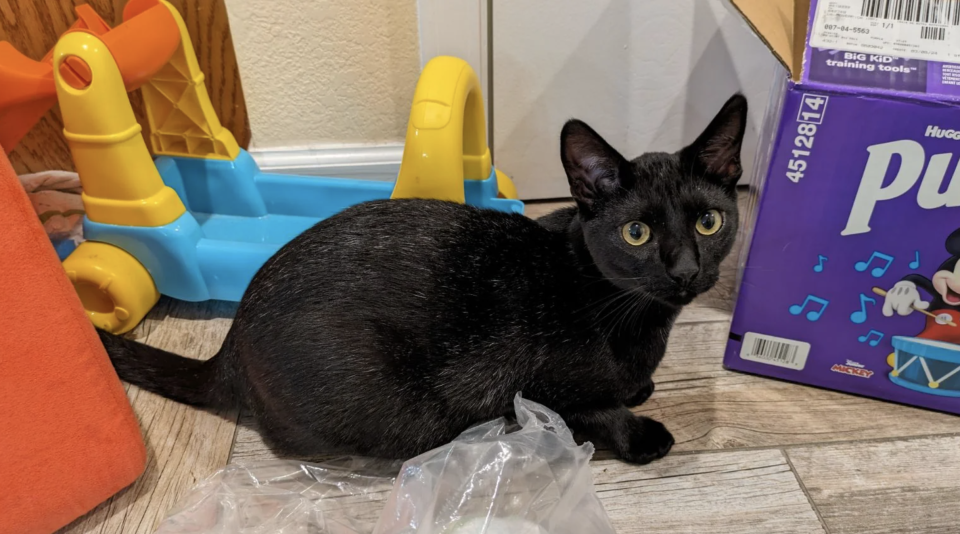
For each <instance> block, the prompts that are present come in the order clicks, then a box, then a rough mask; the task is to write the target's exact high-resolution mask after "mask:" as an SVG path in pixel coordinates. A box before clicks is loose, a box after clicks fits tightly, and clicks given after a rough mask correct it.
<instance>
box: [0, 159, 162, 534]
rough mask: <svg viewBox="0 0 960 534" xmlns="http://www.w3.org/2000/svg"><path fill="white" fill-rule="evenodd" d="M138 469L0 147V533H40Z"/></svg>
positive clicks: (74, 309)
mask: <svg viewBox="0 0 960 534" xmlns="http://www.w3.org/2000/svg"><path fill="white" fill-rule="evenodd" d="M145 465H146V449H145V448H144V445H143V439H142V438H141V436H140V428H139V426H138V425H137V420H136V418H135V417H134V415H133V410H131V408H130V403H129V401H128V400H127V396H126V394H125V393H124V390H123V386H122V385H121V384H120V380H119V379H118V378H117V374H116V372H115V371H114V370H113V367H112V366H111V365H110V360H109V358H108V357H107V354H106V352H104V350H103V346H102V345H101V344H100V340H99V338H98V337H97V334H96V332H95V331H94V329H93V326H91V324H90V321H89V320H88V319H87V317H86V315H85V314H84V312H83V308H82V306H81V304H80V299H79V298H78V297H77V294H76V292H75V291H74V290H73V286H72V285H71V284H70V281H69V280H68V279H67V276H66V274H64V271H63V268H62V267H61V266H60V261H59V260H58V259H57V254H56V252H54V250H53V246H52V245H51V243H50V240H49V239H48V238H47V235H46V233H45V232H44V230H43V226H41V224H40V221H39V219H38V218H37V214H36V212H35V211H34V210H33V208H32V206H31V204H30V201H29V200H28V198H27V194H26V193H25V192H24V190H23V188H22V187H21V185H20V181H19V180H18V178H17V176H16V174H15V173H14V172H13V169H12V168H11V167H10V162H9V161H7V159H6V157H5V156H4V151H3V150H2V148H0V481H3V488H2V489H0V533H3V534H6V533H17V534H33V533H42V534H49V533H51V532H53V531H55V530H57V529H58V528H60V527H62V526H64V525H66V524H67V523H69V522H71V521H73V520H74V519H76V518H77V517H80V516H81V515H83V514H85V513H86V512H88V511H89V510H91V509H92V508H94V507H95V506H97V505H98V504H99V503H101V502H103V501H104V500H106V499H107V498H109V497H110V496H111V495H113V494H114V493H116V492H118V491H119V490H121V489H122V488H124V487H125V486H127V485H129V484H130V483H132V482H133V481H134V480H136V478H137V477H138V476H140V473H142V472H143V469H144V466H145Z"/></svg>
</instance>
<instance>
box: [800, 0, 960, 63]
mask: <svg viewBox="0 0 960 534" xmlns="http://www.w3.org/2000/svg"><path fill="white" fill-rule="evenodd" d="M810 45H811V46H813V47H816V48H821V49H828V50H843V51H851V52H863V53H866V54H876V55H887V56H896V57H901V58H908V59H925V60H929V61H939V62H941V63H960V0H819V2H818V3H817V12H816V15H815V17H814V21H813V33H812V35H811V36H810Z"/></svg>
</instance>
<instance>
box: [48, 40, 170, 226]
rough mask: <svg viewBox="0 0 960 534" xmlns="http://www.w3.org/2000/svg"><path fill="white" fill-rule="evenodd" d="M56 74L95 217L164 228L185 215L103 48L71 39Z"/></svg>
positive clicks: (56, 55) (58, 56)
mask: <svg viewBox="0 0 960 534" xmlns="http://www.w3.org/2000/svg"><path fill="white" fill-rule="evenodd" d="M53 73H54V83H55V85H56V88H57V98H58V100H59V102H60V111H61V112H62V113H63V135H64V137H66V138H67V143H68V144H69V145H70V152H71V153H72V155H73V162H74V164H75V165H76V168H77V173H78V174H79V175H80V182H81V184H82V185H83V204H84V207H85V209H86V212H87V217H89V218H90V220H92V221H96V222H102V223H108V224H117V225H126V226H160V225H164V224H167V223H170V222H172V221H174V220H176V219H177V217H179V216H181V215H183V213H184V212H185V211H186V208H184V205H183V203H182V202H181V201H180V197H178V196H177V194H176V192H174V190H173V189H170V188H169V187H167V186H165V185H164V184H163V180H162V179H161V178H160V174H159V173H158V172H157V167H156V165H154V163H153V158H151V157H150V152H149V151H148V150H147V146H146V144H145V143H144V141H143V136H141V134H140V124H138V123H137V119H136V117H135V116H134V114H133V108H132V107H130V100H129V99H128V98H127V90H126V87H125V86H124V84H123V77H122V76H121V74H120V70H119V68H118V67H117V63H116V61H114V59H113V55H112V54H111V53H110V50H109V49H108V48H107V46H106V45H105V44H104V43H103V41H101V40H100V39H99V38H97V37H96V36H94V35H92V34H90V33H86V32H71V33H68V34H66V35H64V36H63V37H61V38H60V40H59V41H58V42H57V44H56V46H55V47H54V48H53Z"/></svg>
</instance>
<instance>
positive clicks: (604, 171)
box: [560, 119, 629, 211]
mask: <svg viewBox="0 0 960 534" xmlns="http://www.w3.org/2000/svg"><path fill="white" fill-rule="evenodd" d="M560 159H561V160H562V161H563V169H564V170H565V171H566V172H567V180H568V181H569V182H570V193H571V194H572V195H573V198H574V200H576V201H577V205H578V206H580V208H581V209H583V210H586V211H590V210H591V209H592V208H594V207H595V205H596V204H597V202H598V201H601V200H602V199H603V198H604V197H605V196H608V195H611V194H613V193H615V192H616V191H617V190H618V189H620V188H621V187H624V186H626V184H625V183H624V180H628V179H629V176H628V175H629V170H628V169H627V167H628V164H627V160H626V159H624V157H623V156H621V155H620V153H619V152H617V151H616V150H615V149H614V148H613V147H612V146H610V145H609V144H608V143H607V142H606V141H604V140H603V138H602V137H600V134H598V133H597V132H595V131H593V128H590V127H589V126H587V125H586V124H585V123H584V122H581V121H578V120H576V119H574V120H571V121H568V122H567V123H566V124H564V125H563V131H562V132H560Z"/></svg>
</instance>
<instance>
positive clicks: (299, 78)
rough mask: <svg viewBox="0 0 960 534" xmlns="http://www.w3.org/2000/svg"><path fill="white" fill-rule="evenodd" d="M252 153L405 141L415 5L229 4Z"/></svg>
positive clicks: (349, 0) (334, 1) (274, 0)
mask: <svg viewBox="0 0 960 534" xmlns="http://www.w3.org/2000/svg"><path fill="white" fill-rule="evenodd" d="M226 2H227V10H228V13H229V17H230V27H231V31H232V33H233V42H234V46H235V47H236V50H237V60H238V62H239V65H240V72H241V76H242V79H243V91H244V94H245V96H246V100H247V109H248V112H249V115H250V127H251V129H252V131H253V143H252V146H253V148H257V149H263V148H277V147H304V146H318V145H330V144H352V143H391V142H402V140H403V137H404V133H405V130H406V123H407V115H408V113H409V107H410V101H411V99H412V98H413V90H414V86H415V85H416V83H417V76H418V75H419V73H420V53H419V34H418V28H417V2H416V0H226Z"/></svg>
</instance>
